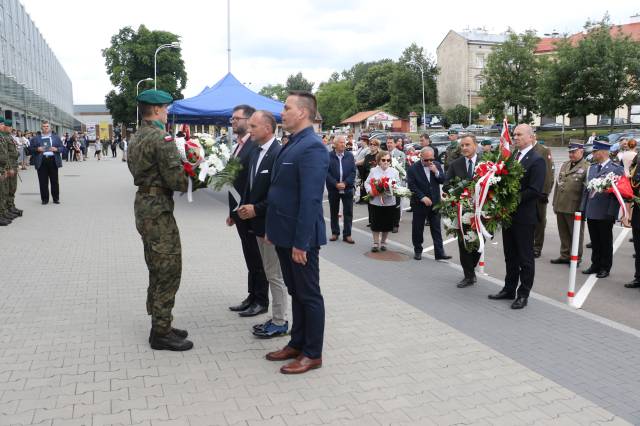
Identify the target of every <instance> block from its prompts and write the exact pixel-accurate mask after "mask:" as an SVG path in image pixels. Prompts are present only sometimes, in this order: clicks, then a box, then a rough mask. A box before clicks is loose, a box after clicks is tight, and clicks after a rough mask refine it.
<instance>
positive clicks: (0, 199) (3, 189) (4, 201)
mask: <svg viewBox="0 0 640 426" xmlns="http://www.w3.org/2000/svg"><path fill="white" fill-rule="evenodd" d="M9 179H10V178H8V177H6V176H5V177H4V179H0V216H2V215H4V213H5V212H6V211H7V209H8V208H9V205H8V204H9V197H8V192H9V191H8V188H9V183H8V181H9Z"/></svg>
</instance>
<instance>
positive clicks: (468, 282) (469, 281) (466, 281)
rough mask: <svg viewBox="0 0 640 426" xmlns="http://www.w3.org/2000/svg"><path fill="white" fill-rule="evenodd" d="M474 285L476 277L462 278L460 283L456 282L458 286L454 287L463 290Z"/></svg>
mask: <svg viewBox="0 0 640 426" xmlns="http://www.w3.org/2000/svg"><path fill="white" fill-rule="evenodd" d="M475 283H476V277H473V278H466V277H465V278H463V279H461V280H460V282H458V284H457V285H456V287H458V288H465V287H469V286H472V285H474V284H475Z"/></svg>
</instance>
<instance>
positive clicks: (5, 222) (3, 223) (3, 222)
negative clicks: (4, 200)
mask: <svg viewBox="0 0 640 426" xmlns="http://www.w3.org/2000/svg"><path fill="white" fill-rule="evenodd" d="M10 223H11V221H10V220H7V219H5V218H3V217H2V216H0V226H7V225H8V224H10Z"/></svg>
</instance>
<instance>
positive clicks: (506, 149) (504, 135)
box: [500, 118, 513, 160]
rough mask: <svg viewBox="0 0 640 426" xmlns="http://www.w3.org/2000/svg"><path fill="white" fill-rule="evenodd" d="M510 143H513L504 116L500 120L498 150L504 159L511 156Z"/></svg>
mask: <svg viewBox="0 0 640 426" xmlns="http://www.w3.org/2000/svg"><path fill="white" fill-rule="evenodd" d="M511 144H513V142H512V141H511V135H510V134H509V122H508V121H507V119H506V118H505V119H504V120H503V121H502V132H501V133H500V150H501V152H502V157H503V158H504V159H505V160H506V159H507V158H509V157H510V156H511Z"/></svg>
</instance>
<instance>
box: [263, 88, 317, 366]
mask: <svg viewBox="0 0 640 426" xmlns="http://www.w3.org/2000/svg"><path fill="white" fill-rule="evenodd" d="M316 111H317V103H316V99H315V97H314V96H313V95H312V94H311V93H309V92H298V91H296V92H291V93H290V95H289V97H287V101H286V103H285V105H284V111H283V112H282V127H283V128H284V129H285V130H286V131H287V132H290V133H291V136H290V139H289V142H288V143H287V145H285V146H284V147H283V148H282V150H281V151H280V155H278V158H277V159H276V161H275V163H274V166H273V177H272V179H271V188H269V196H268V203H269V208H268V209H267V223H266V236H267V238H268V239H269V240H270V241H271V242H272V243H273V244H274V245H275V246H276V251H277V252H278V257H279V258H280V266H281V267H282V274H283V275H284V282H285V284H286V285H287V289H288V290H289V294H290V295H291V308H292V313H293V322H292V325H291V340H290V341H289V343H288V344H287V346H285V347H284V348H282V349H281V350H279V351H275V352H270V353H268V354H267V356H266V358H267V359H268V360H270V361H284V360H289V359H293V361H292V362H290V363H289V364H287V365H285V366H283V367H282V368H281V369H280V372H282V373H283V374H299V373H305V372H307V371H309V370H311V369H314V368H319V367H321V366H322V344H323V340H324V299H323V298H322V294H321V292H320V265H319V252H320V246H321V245H324V244H326V243H327V236H326V233H325V225H324V218H323V213H322V195H323V193H324V187H323V186H324V182H325V179H326V178H327V170H328V168H329V153H328V152H327V149H326V148H325V146H324V145H323V144H322V141H321V140H320V138H319V137H318V135H316V134H315V133H314V131H313V121H312V120H313V119H314V118H315V116H316Z"/></svg>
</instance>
